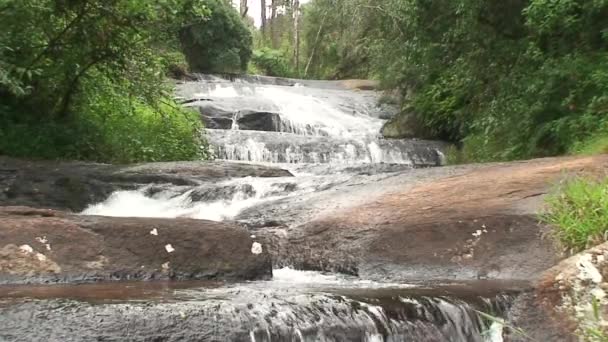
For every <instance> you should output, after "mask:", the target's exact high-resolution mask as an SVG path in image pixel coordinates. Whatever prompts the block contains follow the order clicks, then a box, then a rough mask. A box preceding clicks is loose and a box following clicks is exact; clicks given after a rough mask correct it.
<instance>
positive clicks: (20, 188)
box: [0, 156, 291, 211]
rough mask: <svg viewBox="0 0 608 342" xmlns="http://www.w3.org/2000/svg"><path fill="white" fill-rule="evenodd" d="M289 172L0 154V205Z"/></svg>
mask: <svg viewBox="0 0 608 342" xmlns="http://www.w3.org/2000/svg"><path fill="white" fill-rule="evenodd" d="M249 176H250V177H289V176H291V174H290V173H289V172H288V171H286V170H282V169H279V168H273V167H268V166H261V165H248V164H242V163H231V162H220V161H213V162H207V161H200V162H168V163H148V164H137V165H126V166H119V165H109V164H96V163H84V162H53V161H25V160H19V159H13V158H7V157H1V156H0V205H5V206H7V205H13V206H14V205H20V206H28V207H36V208H52V209H61V210H72V211H81V210H83V209H84V208H86V207H87V206H88V205H89V204H92V203H97V202H101V201H103V200H105V199H106V198H107V197H108V196H109V195H110V194H111V193H112V192H114V191H117V190H134V189H137V188H139V187H141V186H144V185H150V184H170V185H174V186H197V185H201V184H204V183H206V182H216V181H218V180H225V179H229V178H237V177H249Z"/></svg>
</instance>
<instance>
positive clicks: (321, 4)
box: [302, 0, 380, 79]
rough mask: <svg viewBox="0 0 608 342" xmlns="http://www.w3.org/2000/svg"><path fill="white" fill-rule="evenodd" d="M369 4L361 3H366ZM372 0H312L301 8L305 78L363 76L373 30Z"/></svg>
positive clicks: (368, 68) (367, 69) (376, 15)
mask: <svg viewBox="0 0 608 342" xmlns="http://www.w3.org/2000/svg"><path fill="white" fill-rule="evenodd" d="M368 5H369V7H362V6H368ZM374 7H376V4H375V1H361V0H350V1H344V0H338V1H331V0H316V1H312V2H310V3H308V4H306V5H305V6H304V8H303V14H304V15H303V25H302V26H303V29H302V31H303V44H304V47H303V48H304V49H303V50H304V53H303V57H304V58H305V60H304V61H303V62H304V63H307V64H308V62H309V60H310V67H309V68H308V70H306V71H307V74H306V75H303V76H305V77H308V78H320V79H344V78H366V77H367V76H368V75H369V74H370V72H371V54H372V53H373V51H371V48H372V47H373V45H372V42H371V41H372V40H375V39H380V36H379V35H378V34H377V32H378V30H377V25H378V18H379V17H380V15H379V13H378V12H377V11H374V10H371V9H372V8H374Z"/></svg>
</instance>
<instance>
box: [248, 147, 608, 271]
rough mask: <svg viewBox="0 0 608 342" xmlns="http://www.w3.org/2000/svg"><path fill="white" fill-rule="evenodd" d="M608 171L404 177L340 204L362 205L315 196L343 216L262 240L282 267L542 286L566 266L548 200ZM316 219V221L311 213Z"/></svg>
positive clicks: (583, 167) (559, 163)
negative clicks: (543, 278) (548, 218)
mask: <svg viewBox="0 0 608 342" xmlns="http://www.w3.org/2000/svg"><path fill="white" fill-rule="evenodd" d="M607 167H608V156H598V157H586V158H562V159H541V160H533V161H527V162H516V163H507V164H495V165H488V166H483V167H474V168H470V169H469V171H464V172H461V173H460V174H457V175H455V176H450V177H444V178H442V177H439V178H437V177H435V178H429V179H428V180H426V181H419V182H418V184H412V183H411V182H410V183H409V184H408V183H407V182H400V181H399V179H401V178H404V179H407V177H408V174H407V173H403V174H400V175H395V176H393V177H392V178H390V179H387V180H386V181H383V182H384V183H386V184H384V183H382V184H383V185H382V187H386V186H387V185H388V184H393V187H392V188H391V189H389V190H385V193H380V194H373V192H367V191H366V192H365V193H367V198H366V199H365V200H364V199H361V200H360V201H358V202H354V203H355V204H347V205H345V206H343V204H342V203H348V202H345V201H343V200H340V201H336V200H334V199H333V198H336V197H337V196H338V195H339V192H344V193H345V196H348V197H352V196H360V195H361V194H359V193H358V192H353V191H355V190H356V188H355V190H348V189H345V190H340V191H334V192H333V193H332V194H331V196H333V197H328V196H327V195H326V196H325V197H322V196H320V195H319V196H317V197H311V199H310V201H311V202H312V201H316V202H320V203H323V204H324V206H326V207H329V208H332V206H335V207H336V209H333V210H323V209H321V208H320V206H313V205H310V204H306V202H304V203H305V205H303V204H299V206H300V207H302V208H303V209H302V210H301V213H300V212H298V211H295V212H294V211H288V212H287V213H282V214H281V215H282V216H278V218H277V219H280V218H281V217H285V218H287V217H289V216H293V215H308V216H304V217H307V219H306V220H304V223H299V222H297V221H290V222H288V223H287V224H286V226H285V227H269V228H268V229H264V228H261V229H260V228H258V229H257V230H256V234H257V235H258V236H262V237H264V238H265V239H266V244H267V245H269V248H270V249H271V253H273V254H274V260H275V263H276V264H277V266H283V265H295V266H297V267H301V268H305V269H317V270H328V271H340V272H347V273H352V274H358V275H360V276H362V277H363V278H372V279H392V280H402V281H411V280H415V279H426V280H429V279H436V280H442V279H460V280H464V279H536V278H537V277H538V276H539V275H540V274H541V272H542V271H544V270H546V269H548V268H550V267H552V266H553V265H555V263H556V262H557V261H558V260H560V259H561V257H562V256H561V254H560V252H559V251H556V250H555V245H554V243H553V241H552V240H550V239H549V238H547V237H546V236H547V235H546V233H547V231H548V227H545V226H543V225H541V224H539V223H538V218H537V216H536V215H537V212H538V210H539V209H540V207H541V205H542V203H543V201H542V198H543V195H544V194H546V193H547V192H548V191H549V190H550V187H551V184H553V183H554V182H556V181H558V180H559V179H560V178H561V177H564V174H566V173H568V172H602V170H605V169H606V168H607ZM424 171H425V172H427V170H424ZM442 172H449V168H448V169H443V170H442ZM398 184H403V185H398ZM370 186H371V185H370ZM376 186H377V187H380V186H381V185H380V184H378V185H376ZM368 188H369V187H368ZM365 189H366V188H365ZM369 190H370V191H371V190H372V189H371V188H370V189H369ZM349 194H350V195H349ZM351 203H353V202H352V201H351ZM356 203H358V204H356ZM340 206H342V207H340ZM267 207H268V206H267ZM271 208H272V207H269V208H268V209H267V210H266V211H268V213H270V210H271ZM275 209H277V210H278V209H279V207H278V206H277V207H275ZM290 210H291V209H290ZM311 210H313V211H315V212H316V214H315V213H314V212H313V213H312V214H307V212H309V211H311ZM277 212H278V213H280V211H277ZM262 213H265V211H262ZM244 214H245V213H244ZM259 216H260V214H258V217H259ZM261 216H262V217H266V218H265V220H266V221H267V220H268V219H269V218H270V216H267V215H266V214H264V215H261ZM252 217H253V216H252ZM240 218H241V219H242V218H244V216H243V215H241V217H240ZM300 220H301V221H302V218H300ZM258 227H259V226H258Z"/></svg>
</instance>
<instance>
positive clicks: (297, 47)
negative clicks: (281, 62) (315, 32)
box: [293, 0, 300, 76]
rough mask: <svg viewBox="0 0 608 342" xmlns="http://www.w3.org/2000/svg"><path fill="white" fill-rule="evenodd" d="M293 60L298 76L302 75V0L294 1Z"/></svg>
mask: <svg viewBox="0 0 608 342" xmlns="http://www.w3.org/2000/svg"><path fill="white" fill-rule="evenodd" d="M293 40H294V42H293V59H294V65H295V67H296V74H297V75H298V76H299V75H300V0H293Z"/></svg>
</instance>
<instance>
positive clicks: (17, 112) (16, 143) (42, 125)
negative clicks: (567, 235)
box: [0, 0, 251, 162]
mask: <svg viewBox="0 0 608 342" xmlns="http://www.w3.org/2000/svg"><path fill="white" fill-rule="evenodd" d="M193 46H194V47H196V48H195V49H193V48H192V47H193ZM184 52H185V53H186V54H185V55H184ZM250 54H251V35H250V32H249V30H248V29H247V28H246V26H245V25H244V24H243V23H242V22H241V21H240V17H239V15H238V14H237V12H236V10H235V9H234V8H232V6H230V5H229V4H227V3H226V2H225V1H223V0H152V1H139V0H80V1H71V0H0V154H7V155H14V156H28V157H42V158H73V159H85V160H98V161H112V162H132V161H140V160H175V159H192V158H200V157H204V150H202V149H201V136H200V135H201V124H200V119H199V118H198V116H197V115H196V114H194V113H189V112H187V111H185V110H184V109H181V108H179V106H177V104H176V103H174V102H173V99H172V98H173V95H172V89H171V85H170V84H169V83H168V82H166V80H167V78H166V76H167V74H168V73H169V72H173V73H177V74H180V73H182V74H183V72H180V70H185V69H188V66H187V65H186V61H188V62H191V63H192V64H193V69H195V71H203V72H223V71H226V70H231V71H237V72H240V71H242V70H243V69H244V68H245V67H246V65H247V62H248V59H249V56H250Z"/></svg>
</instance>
